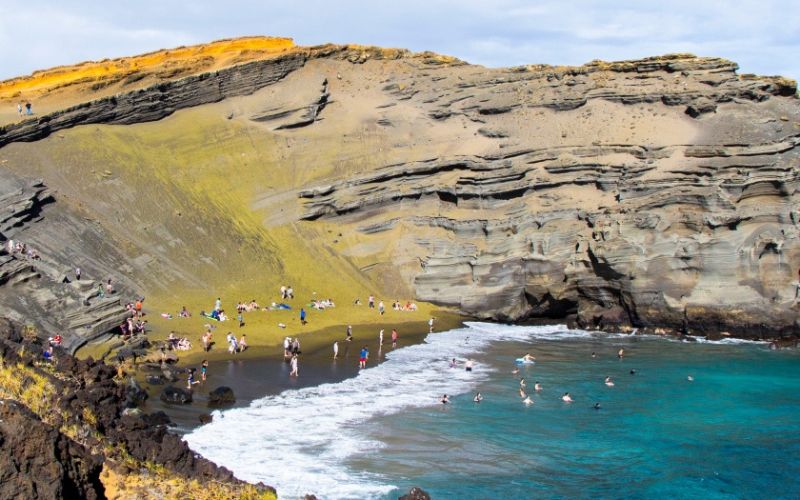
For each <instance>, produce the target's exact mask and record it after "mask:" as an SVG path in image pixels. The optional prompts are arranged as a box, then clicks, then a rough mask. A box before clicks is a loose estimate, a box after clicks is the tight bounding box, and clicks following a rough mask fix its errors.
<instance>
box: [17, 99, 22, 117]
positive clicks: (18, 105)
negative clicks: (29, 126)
mask: <svg viewBox="0 0 800 500" xmlns="http://www.w3.org/2000/svg"><path fill="white" fill-rule="evenodd" d="M17 113H18V114H19V116H22V103H21V102H18V103H17Z"/></svg>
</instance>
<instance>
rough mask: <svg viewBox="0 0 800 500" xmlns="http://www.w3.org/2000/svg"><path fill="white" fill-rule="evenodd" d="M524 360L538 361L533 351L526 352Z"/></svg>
mask: <svg viewBox="0 0 800 500" xmlns="http://www.w3.org/2000/svg"><path fill="white" fill-rule="evenodd" d="M522 361H536V358H534V357H533V356H532V355H531V353H529V352H526V353H525V355H524V356H522Z"/></svg>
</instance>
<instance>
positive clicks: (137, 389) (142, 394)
mask: <svg viewBox="0 0 800 500" xmlns="http://www.w3.org/2000/svg"><path fill="white" fill-rule="evenodd" d="M147 397H148V395H147V391H145V390H144V389H142V386H140V385H139V382H137V381H136V379H134V378H133V377H131V378H130V380H128V385H127V386H126V388H125V406H127V407H128V408H133V407H136V406H139V405H140V404H142V403H144V402H145V401H146V400H147Z"/></svg>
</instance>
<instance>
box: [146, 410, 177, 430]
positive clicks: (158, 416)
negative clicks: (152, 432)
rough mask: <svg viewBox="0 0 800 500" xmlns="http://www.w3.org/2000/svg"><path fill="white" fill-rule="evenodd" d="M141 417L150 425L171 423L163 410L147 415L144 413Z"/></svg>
mask: <svg viewBox="0 0 800 500" xmlns="http://www.w3.org/2000/svg"><path fill="white" fill-rule="evenodd" d="M143 419H144V421H145V423H146V424H147V425H148V426H151V427H156V426H159V425H172V422H171V421H170V419H169V417H168V416H167V414H166V413H164V412H163V411H157V412H155V413H150V414H149V415H145V416H144V417H143Z"/></svg>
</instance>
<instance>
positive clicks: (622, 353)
mask: <svg viewBox="0 0 800 500" xmlns="http://www.w3.org/2000/svg"><path fill="white" fill-rule="evenodd" d="M624 356H625V349H620V350H619V352H617V357H618V358H619V359H622V358H623V357H624Z"/></svg>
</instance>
